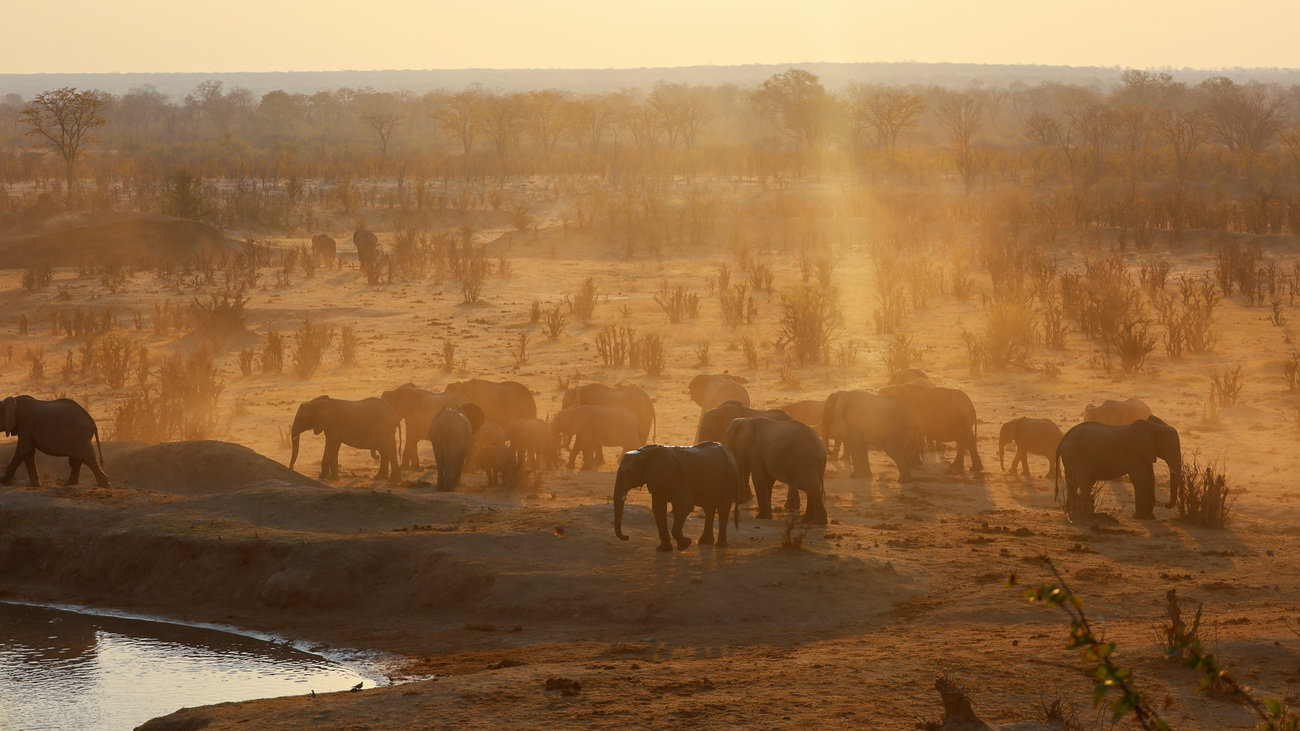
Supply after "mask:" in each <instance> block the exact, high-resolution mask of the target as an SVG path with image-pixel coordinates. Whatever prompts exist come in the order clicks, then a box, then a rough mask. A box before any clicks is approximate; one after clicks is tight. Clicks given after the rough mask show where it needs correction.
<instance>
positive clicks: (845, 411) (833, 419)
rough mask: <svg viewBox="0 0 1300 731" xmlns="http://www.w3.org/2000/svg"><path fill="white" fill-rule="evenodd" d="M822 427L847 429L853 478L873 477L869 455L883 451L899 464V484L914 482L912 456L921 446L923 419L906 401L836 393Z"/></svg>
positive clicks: (874, 395)
mask: <svg viewBox="0 0 1300 731" xmlns="http://www.w3.org/2000/svg"><path fill="white" fill-rule="evenodd" d="M822 424H823V425H828V426H830V427H832V428H836V429H842V430H843V432H844V441H845V445H846V446H847V447H848V453H849V458H850V459H851V460H852V462H853V473H852V475H851V476H852V477H871V461H870V458H869V457H868V452H869V451H870V450H872V449H879V450H882V451H883V452H884V453H885V454H887V455H889V458H890V459H892V460H894V464H895V465H897V467H898V481H899V482H911V480H912V457H913V456H914V455H915V454H916V452H917V450H919V449H920V444H921V416H920V415H919V414H917V413H916V409H913V408H912V407H911V405H910V404H908V403H907V402H906V401H904V400H903V399H901V398H898V397H897V396H877V395H876V394H873V393H868V392H866V391H836V392H835V393H833V394H831V395H830V396H829V397H827V398H826V415H825V416H824V417H823V419H822Z"/></svg>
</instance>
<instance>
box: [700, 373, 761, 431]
mask: <svg viewBox="0 0 1300 731" xmlns="http://www.w3.org/2000/svg"><path fill="white" fill-rule="evenodd" d="M690 393H691V400H692V401H694V402H695V403H696V404H697V405H699V407H700V416H703V415H704V412H706V411H708V410H709V409H711V408H713V407H715V406H718V405H721V404H722V403H724V402H727V401H739V402H740V404H741V405H742V406H749V391H746V390H745V387H744V386H743V385H741V383H740V382H739V381H738V380H737V379H736V377H735V376H733V375H731V374H729V373H722V374H717V373H714V374H708V373H701V374H700V375H698V376H696V377H695V378H692V379H691V385H690ZM695 435H696V439H695V441H696V442H701V441H704V440H702V439H700V438H699V431H698V430H697V431H696V432H695Z"/></svg>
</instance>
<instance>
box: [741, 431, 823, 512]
mask: <svg viewBox="0 0 1300 731" xmlns="http://www.w3.org/2000/svg"><path fill="white" fill-rule="evenodd" d="M724 444H726V445H727V449H730V450H731V454H732V456H734V457H735V458H736V467H737V469H738V470H739V471H740V479H741V481H742V482H744V481H745V480H747V479H749V476H750V475H752V476H753V478H754V494H755V495H757V496H758V515H757V517H758V518H760V519H771V517H772V486H773V484H775V483H776V481H778V480H780V481H781V482H784V483H785V484H787V485H789V486H790V491H789V493H788V495H787V497H786V504H785V509H786V511H787V512H790V513H794V514H797V513H798V512H799V491H803V492H804V493H805V494H807V495H808V510H807V511H805V512H804V516H803V522H805V523H816V524H818V525H826V520H827V518H826V488H825V476H826V445H824V444H822V440H821V437H820V436H818V435H817V432H816V431H814V430H813V428H812V427H810V426H808V425H807V424H801V423H800V422H797V421H776V420H774V419H768V418H765V417H762V416H755V417H750V418H745V419H736V420H734V421H732V422H731V425H730V426H728V427H727V436H726V441H725V442H724Z"/></svg>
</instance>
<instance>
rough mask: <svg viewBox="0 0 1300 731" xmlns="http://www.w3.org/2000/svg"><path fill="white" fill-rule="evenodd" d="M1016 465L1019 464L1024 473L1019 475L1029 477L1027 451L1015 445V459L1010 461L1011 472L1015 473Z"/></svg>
mask: <svg viewBox="0 0 1300 731" xmlns="http://www.w3.org/2000/svg"><path fill="white" fill-rule="evenodd" d="M1016 464H1019V465H1020V466H1021V467H1022V468H1024V471H1023V472H1022V473H1021V474H1023V475H1024V476H1025V477H1029V450H1027V449H1025V448H1024V447H1022V446H1020V445H1019V444H1017V445H1016V458H1015V459H1013V460H1011V471H1012V472H1015V471H1016Z"/></svg>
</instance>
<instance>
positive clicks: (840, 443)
mask: <svg viewBox="0 0 1300 731" xmlns="http://www.w3.org/2000/svg"><path fill="white" fill-rule="evenodd" d="M777 408H779V409H780V410H781V411H784V412H785V413H787V414H789V415H790V418H792V419H794V420H795V421H802V422H803V423H805V424H807V425H808V426H811V427H812V428H814V429H816V430H817V433H818V434H820V435H821V438H822V443H823V444H825V445H826V458H827V459H829V460H838V459H839V454H840V452H841V451H842V450H843V449H844V430H843V427H842V426H841V427H839V428H836V429H831V428H830V427H828V426H827V425H826V424H825V423H823V417H824V416H825V414H826V400H825V399H822V400H820V401H818V400H816V399H810V400H806V401H793V402H790V403H788V404H785V405H784V406H779V407H777ZM832 432H833V433H832ZM832 442H833V444H832Z"/></svg>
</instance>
